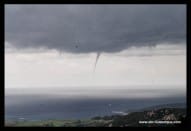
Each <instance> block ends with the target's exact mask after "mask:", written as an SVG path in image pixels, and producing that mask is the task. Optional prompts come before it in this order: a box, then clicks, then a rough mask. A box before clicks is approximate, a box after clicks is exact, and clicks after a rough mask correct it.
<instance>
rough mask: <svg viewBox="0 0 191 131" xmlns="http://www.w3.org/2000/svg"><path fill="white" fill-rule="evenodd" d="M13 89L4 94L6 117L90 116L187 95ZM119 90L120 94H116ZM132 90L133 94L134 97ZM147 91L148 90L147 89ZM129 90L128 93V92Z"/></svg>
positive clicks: (181, 99) (182, 98) (183, 99)
mask: <svg viewBox="0 0 191 131" xmlns="http://www.w3.org/2000/svg"><path fill="white" fill-rule="evenodd" d="M16 92H17V91H13V93H6V95H5V119H6V120H10V119H11V120H23V119H26V120H45V119H46V120H47V119H62V120H64V119H65V120H69V119H89V118H92V117H95V116H105V115H113V114H114V113H116V112H131V111H133V110H137V109H142V108H146V107H150V106H155V105H162V104H171V103H182V102H184V103H185V102H186V97H185V95H182V94H176V95H169V96H162V97H154V95H156V94H154V95H153V96H151V97H147V96H146V95H145V96H144V95H139V96H138V93H137V94H136V93H135V92H136V91H129V90H128V91H126V92H125V91H124V90H121V91H119V90H118V92H117V91H116V92H115V91H108V92H105V96H104V95H103V94H102V93H103V92H100V93H97V94H101V95H100V96H99V95H91V93H89V94H90V95H87V94H88V93H82V92H79V91H78V92H79V93H75V92H74V91H71V92H73V93H71V92H70V93H68V92H67V91H63V92H64V93H60V94H56V93H55V94H54V93H52V94H51V93H49V94H48V93H42V92H38V93H35V92H30V93H27V92H25V91H24V90H22V91H21V92H20V93H16ZM111 92H113V95H112V93H111ZM120 92H121V94H122V95H119V94H120ZM133 92H134V96H136V97H133V95H132V94H133ZM146 92H147V93H148V90H147V91H146ZM129 93H130V94H131V95H128V94H129ZM150 93H151V94H153V93H154V92H153V93H152V92H150ZM94 94H96V91H95V92H94ZM108 94H109V95H108ZM114 94H117V95H114ZM124 94H127V95H124ZM140 94H144V92H142V93H140ZM108 96H110V97H108ZM116 96H117V97H116ZM125 96H130V97H125ZM143 96H144V97H143Z"/></svg>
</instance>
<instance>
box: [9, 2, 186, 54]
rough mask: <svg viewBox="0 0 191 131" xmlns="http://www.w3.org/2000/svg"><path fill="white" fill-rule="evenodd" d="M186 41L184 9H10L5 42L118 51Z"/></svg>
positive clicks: (76, 50)
mask: <svg viewBox="0 0 191 131" xmlns="http://www.w3.org/2000/svg"><path fill="white" fill-rule="evenodd" d="M185 37H186V7H185V5H6V6H5V40H6V41H8V42H10V43H12V44H13V46H15V47H16V48H19V49H23V48H39V47H43V48H48V49H56V50H59V51H67V52H72V53H89V52H117V51H121V50H123V49H126V48H128V47H131V46H136V47H139V46H151V45H156V44H157V43H161V42H169V43H184V42H185Z"/></svg>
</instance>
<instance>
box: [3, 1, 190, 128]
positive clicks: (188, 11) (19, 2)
mask: <svg viewBox="0 0 191 131" xmlns="http://www.w3.org/2000/svg"><path fill="white" fill-rule="evenodd" d="M6 4H185V5H186V6H187V23H186V24H187V51H186V52H187V56H186V57H187V116H186V121H185V122H183V123H182V124H181V125H180V127H171V128H185V127H186V128H188V127H191V89H190V82H189V74H190V69H189V68H188V67H189V53H190V52H189V48H190V44H191V43H190V42H191V39H190V36H191V30H190V29H191V26H190V24H191V20H190V17H191V1H189V0H128V1H127V0H126V1H122V0H116V1H109V0H108V1H106V0H105V1H104V0H80V1H77V0H70V1H69V0H66V1H60V0H53V1H48V0H15V1H13V0H2V1H1V2H0V16H1V21H0V23H1V24H0V29H1V30H0V31H1V33H0V34H1V37H0V40H1V44H0V46H1V48H0V50H1V53H2V54H1V55H0V56H1V60H2V61H3V63H1V64H0V65H1V66H2V67H1V77H2V79H1V84H2V86H1V91H0V96H1V99H0V100H1V102H0V103H1V110H0V113H1V114H0V117H1V124H0V125H1V127H4V126H5V125H4V124H5V122H4V118H5V117H4V112H5V109H4V105H5V101H4V99H5V89H4V88H5V85H4V84H5V82H4V76H5V71H4V69H5V65H4V60H5V58H4V53H5V52H4V41H5V35H4V33H5V32H4V31H5V29H4V24H5V23H4V17H5V16H4V13H5V10H4V9H5V7H4V6H5V5H6ZM6 128H8V127H6ZM11 128H12V127H11ZM126 128H132V127H126ZM143 128H147V129H148V127H143ZM150 128H153V127H150ZM157 128H161V127H157ZM162 128H168V129H169V127H162ZM83 129H84V128H83ZM120 129H122V128H120Z"/></svg>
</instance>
